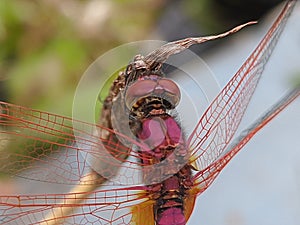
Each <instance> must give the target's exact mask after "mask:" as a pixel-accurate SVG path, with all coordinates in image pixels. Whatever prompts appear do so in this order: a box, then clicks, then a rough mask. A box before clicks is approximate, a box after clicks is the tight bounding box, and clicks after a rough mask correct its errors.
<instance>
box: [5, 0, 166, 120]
mask: <svg viewBox="0 0 300 225" xmlns="http://www.w3.org/2000/svg"><path fill="white" fill-rule="evenodd" d="M162 5H163V1H158V0H155V1H153V0H152V1H150V0H145V1H137V0H113V1H112V0H92V1H80V0H75V1H74V0H64V1H59V0H16V1H11V0H1V1H0V80H2V89H3V87H4V86H5V88H6V90H7V92H8V93H7V95H8V98H9V101H10V102H13V103H16V104H20V105H23V106H31V107H33V108H38V109H41V110H47V111H52V112H56V113H61V114H64V115H70V112H71V104H72V98H73V95H74V91H75V88H76V85H77V83H78V81H79V79H80V77H81V76H82V74H83V73H84V71H85V70H86V69H87V68H88V66H89V64H91V63H92V62H93V61H94V60H95V59H96V58H97V57H98V56H100V55H101V54H102V53H104V52H105V51H107V50H109V49H111V48H113V47H116V46H118V45H119V44H123V43H125V42H130V41H135V40H139V39H145V38H146V37H147V34H148V33H149V32H151V29H152V26H153V24H154V22H155V18H156V17H157V13H158V12H159V9H160V8H161V6H162ZM0 87H1V85H0Z"/></svg>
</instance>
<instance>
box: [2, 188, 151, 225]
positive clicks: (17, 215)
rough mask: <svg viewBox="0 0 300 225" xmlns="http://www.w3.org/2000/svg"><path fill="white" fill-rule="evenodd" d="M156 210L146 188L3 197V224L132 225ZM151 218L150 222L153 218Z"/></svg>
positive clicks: (149, 218)
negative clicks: (138, 215)
mask: <svg viewBox="0 0 300 225" xmlns="http://www.w3.org/2000/svg"><path fill="white" fill-rule="evenodd" d="M152 207H153V202H151V201H150V200H149V199H148V198H147V192H146V191H145V188H144V187H139V186H135V187H131V188H119V189H111V190H97V191H94V192H76V193H68V194H47V195H18V196H0V222H1V224H10V225H12V224H44V225H46V224H47V225H50V224H53V225H54V224H124V225H126V224H128V225H129V224H130V225H131V224H135V223H136V222H137V221H135V218H136V216H135V215H137V214H147V212H148V211H150V210H152V209H153V208H152ZM66 211H67V213H66ZM147 216H148V220H149V221H150V220H151V215H148V214H147ZM152 220H153V211H152ZM153 224H154V220H153Z"/></svg>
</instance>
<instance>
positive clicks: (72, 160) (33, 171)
mask: <svg viewBox="0 0 300 225" xmlns="http://www.w3.org/2000/svg"><path fill="white" fill-rule="evenodd" d="M72 122H74V121H72V119H71V118H67V117H63V116H58V115H55V114H50V113H47V112H40V111H37V110H32V109H29V108H24V107H21V106H16V105H12V104H9V103H5V102H0V148H1V149H0V151H1V154H0V172H3V173H6V174H18V175H19V176H22V177H25V178H29V179H34V180H41V181H48V182H55V183H64V184H78V183H79V182H80V181H82V179H83V178H84V177H85V174H86V173H87V172H89V171H91V170H97V171H98V172H99V171H100V172H103V173H105V172H106V171H104V170H107V171H108V172H110V173H112V170H114V169H115V168H117V167H118V168H123V169H124V171H123V172H120V174H118V176H116V178H115V182H117V183H118V180H121V179H122V183H125V184H126V183H127V182H128V183H130V182H137V181H136V180H135V181H134V177H133V176H134V175H136V173H138V172H139V170H140V167H139V165H138V163H139V161H138V160H137V157H138V153H136V152H135V151H132V150H131V148H132V146H128V147H126V146H124V145H123V143H121V141H119V140H115V139H113V140H111V139H110V137H111V136H112V135H116V134H117V135H118V136H119V137H122V138H123V139H126V142H127V143H130V144H131V145H136V146H139V147H142V146H140V144H139V143H137V142H135V141H134V140H132V139H130V138H128V137H126V136H125V135H122V134H118V133H116V132H115V131H112V130H110V129H107V128H105V127H101V126H99V125H94V124H89V123H84V122H80V121H75V122H76V129H77V130H75V131H76V137H75V135H74V129H75V128H73V127H72ZM79 128H80V130H79ZM95 131H97V132H95ZM129 156H130V157H132V158H131V159H130V160H128V157H129ZM95 158H97V160H98V161H97V165H94V161H93V160H94V159H95ZM112 159H115V160H114V161H113V160H112ZM125 161H126V163H124V162H125ZM101 170H102V171H101ZM125 170H127V172H128V171H130V170H131V174H130V173H129V174H126V171H125ZM117 172H119V171H117V169H115V171H114V173H115V174H113V175H116V173H117ZM133 174H134V175H133ZM107 177H108V178H109V177H112V175H111V176H110V175H107ZM126 179H127V180H126ZM129 180H131V181H129ZM91 182H96V181H91ZM119 183H120V181H119Z"/></svg>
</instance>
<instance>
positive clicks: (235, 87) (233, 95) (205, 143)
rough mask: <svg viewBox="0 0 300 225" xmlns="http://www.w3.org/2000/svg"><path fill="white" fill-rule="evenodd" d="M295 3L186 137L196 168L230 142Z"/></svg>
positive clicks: (289, 3) (200, 167)
mask: <svg viewBox="0 0 300 225" xmlns="http://www.w3.org/2000/svg"><path fill="white" fill-rule="evenodd" d="M295 3H296V1H288V2H287V4H286V5H285V7H284V9H283V10H282V11H281V13H280V15H279V16H278V18H277V19H276V21H275V22H274V24H273V25H272V27H271V28H270V30H269V31H268V33H267V34H266V35H265V37H264V38H263V40H262V41H261V42H260V43H259V45H258V46H257V48H256V49H255V50H254V51H253V53H252V54H251V55H250V56H249V58H248V59H247V60H246V62H245V63H244V64H243V65H242V66H241V68H240V69H239V70H238V72H237V73H236V74H235V75H234V76H233V78H232V79H231V80H230V81H229V82H228V84H227V85H226V86H225V87H224V88H223V90H222V91H221V92H220V94H219V95H218V96H217V97H216V98H215V99H214V101H213V102H212V103H211V105H210V106H209V107H208V109H207V110H206V112H205V113H204V115H203V116H202V118H201V119H200V120H199V122H198V124H197V125H196V128H195V129H194V131H193V132H192V134H191V136H190V138H189V140H188V142H189V144H190V148H191V154H192V157H191V163H193V164H194V166H195V168H196V169H198V170H204V169H206V168H207V167H208V166H209V165H210V164H211V163H213V162H214V161H215V160H216V159H217V158H218V157H219V156H220V155H221V154H222V152H223V151H224V150H225V148H226V147H227V146H228V144H229V143H230V141H231V139H232V137H233V135H234V134H235V132H236V130H237V128H238V126H239V124H240V122H241V119H242V117H243V115H244V113H245V110H246V108H247V106H248V103H249V101H250V99H251V97H252V95H253V93H254V91H255V88H256V86H257V84H258V81H259V79H260V77H261V74H262V72H263V69H264V66H265V65H266V63H267V61H268V59H269V58H270V55H271V53H272V51H273V49H274V47H275V45H276V43H277V41H278V39H279V36H280V34H281V32H282V30H283V29H284V26H285V24H286V20H287V19H288V17H289V15H290V14H291V12H292V9H293V7H294V5H295Z"/></svg>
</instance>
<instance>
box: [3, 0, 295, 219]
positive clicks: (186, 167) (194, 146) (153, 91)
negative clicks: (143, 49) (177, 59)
mask: <svg viewBox="0 0 300 225" xmlns="http://www.w3.org/2000/svg"><path fill="white" fill-rule="evenodd" d="M295 4H296V1H295V0H290V1H288V2H287V3H286V5H285V7H284V8H283V10H282V11H281V13H280V15H279V16H278V18H277V19H276V21H275V22H274V24H273V25H272V27H271V28H270V30H269V31H268V33H267V34H266V36H265V37H264V38H263V40H262V41H261V42H260V44H259V45H258V46H257V48H256V49H255V50H254V51H253V53H252V54H251V55H250V56H249V58H248V59H247V61H246V62H245V63H244V64H243V65H242V67H241V68H240V69H239V70H238V72H237V73H236V74H235V75H234V76H233V77H232V79H231V80H230V81H229V82H228V84H227V85H226V86H225V87H224V88H223V89H222V91H221V92H220V93H219V95H218V96H217V97H216V98H215V100H214V101H212V103H211V104H210V106H209V107H208V108H207V110H206V111H205V113H204V114H203V116H202V117H201V118H200V120H199V122H198V123H197V125H196V127H195V129H194V130H193V132H192V134H191V135H190V137H189V138H187V139H185V137H184V135H183V134H182V133H183V132H182V128H181V127H180V125H179V123H178V122H177V121H176V119H175V118H174V117H173V116H171V115H170V114H169V111H172V110H173V109H174V108H175V107H176V105H177V104H178V103H179V101H180V89H179V88H178V86H177V85H176V84H175V83H174V82H173V81H171V80H170V79H167V78H165V77H164V76H163V73H162V71H161V66H162V65H163V63H164V62H165V60H166V59H167V58H168V57H169V56H171V55H173V54H176V53H179V52H180V51H183V50H184V49H186V48H189V47H190V46H191V45H193V44H199V43H202V42H205V41H209V40H213V39H217V38H221V37H224V36H227V35H229V34H231V33H234V32H236V31H238V30H239V29H241V28H242V27H244V26H245V25H248V24H245V25H242V26H239V27H236V28H234V29H232V30H230V31H228V32H225V33H223V34H220V35H215V36H209V37H200V38H187V39H184V40H180V41H175V42H170V43H168V44H166V45H164V46H162V47H161V48H159V49H157V50H155V51H153V52H152V53H150V54H148V55H147V56H145V57H143V56H140V55H138V56H136V57H135V58H134V61H133V62H132V63H130V64H129V65H128V66H127V68H126V70H125V71H124V72H122V73H120V75H119V76H118V77H117V79H116V80H115V81H114V83H113V85H112V87H111V89H110V92H109V95H108V97H107V98H106V99H105V100H104V102H103V109H102V113H101V117H100V121H99V124H90V123H87V122H82V121H78V120H74V119H71V118H67V117H63V116H59V115H54V114H50V113H47V112H41V111H37V110H32V109H29V108H24V107H21V106H16V105H13V104H9V103H6V102H1V103H0V125H1V130H0V134H1V135H0V141H1V142H0V143H1V151H2V149H4V148H9V149H14V151H13V152H7V153H5V154H3V153H4V151H2V152H1V155H0V163H1V164H0V165H1V166H0V171H1V172H4V173H6V174H17V175H18V176H21V177H24V178H28V179H31V180H38V181H47V182H51V183H64V184H75V185H76V186H75V188H74V189H73V190H71V191H70V192H69V193H66V194H39V195H1V196H0V221H1V224H145V225H152V224H157V225H184V224H186V223H187V221H188V219H189V217H190V215H191V213H192V211H193V208H194V203H195V200H196V198H197V196H198V195H199V194H201V193H202V192H203V191H205V190H206V189H207V188H208V187H209V186H210V184H211V183H212V182H213V181H214V179H215V178H216V177H217V175H218V174H219V173H220V172H221V171H222V169H223V168H224V167H225V166H226V165H227V163H228V162H229V161H230V160H231V159H232V158H233V157H234V155H235V154H236V153H237V152H238V151H239V150H240V149H242V147H243V146H244V145H245V144H246V143H247V142H248V141H249V140H250V139H251V138H252V137H253V135H254V134H255V133H257V132H258V131H259V130H260V129H261V128H262V127H263V126H264V125H266V124H267V123H268V122H269V121H271V120H272V119H273V118H274V117H275V116H276V115H277V114H278V113H280V112H281V111H282V110H283V109H284V108H285V107H287V106H288V105H289V104H290V103H291V102H292V101H293V100H294V99H296V98H297V97H298V96H299V95H300V90H299V87H296V88H294V89H293V90H291V91H290V92H289V93H287V94H286V96H284V97H283V98H282V99H281V100H280V101H278V102H277V103H276V104H275V105H274V106H273V107H271V108H270V110H269V111H268V112H266V113H265V114H264V115H263V116H262V117H260V118H259V119H258V120H257V121H255V123H253V124H252V125H251V126H250V127H249V129H247V130H246V131H245V132H243V133H242V134H241V135H240V136H238V138H236V139H235V140H234V141H232V139H233V136H234V134H235V132H236V130H237V128H238V126H239V124H240V122H241V119H242V117H243V115H244V112H245V110H246V108H247V105H248V103H249V101H250V99H251V96H252V94H253V93H254V91H255V88H256V86H257V84H258V81H259V78H260V77H261V74H262V71H263V69H264V66H265V64H266V62H267V61H268V59H269V57H270V56H271V53H272V50H273V49H274V47H275V44H276V42H277V41H278V39H279V36H280V34H281V32H282V30H283V28H284V26H285V23H286V20H287V19H288V17H289V15H290V14H291V11H292V9H293V7H294V5H295ZM112 109H113V110H112ZM124 118H125V119H124ZM126 118H127V119H126ZM123 119H124V120H123ZM115 123H117V124H118V126H117V128H118V129H116V126H115ZM72 124H73V126H72ZM113 128H114V129H113ZM129 133H132V134H133V135H131V136H129ZM15 149H16V150H15Z"/></svg>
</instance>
